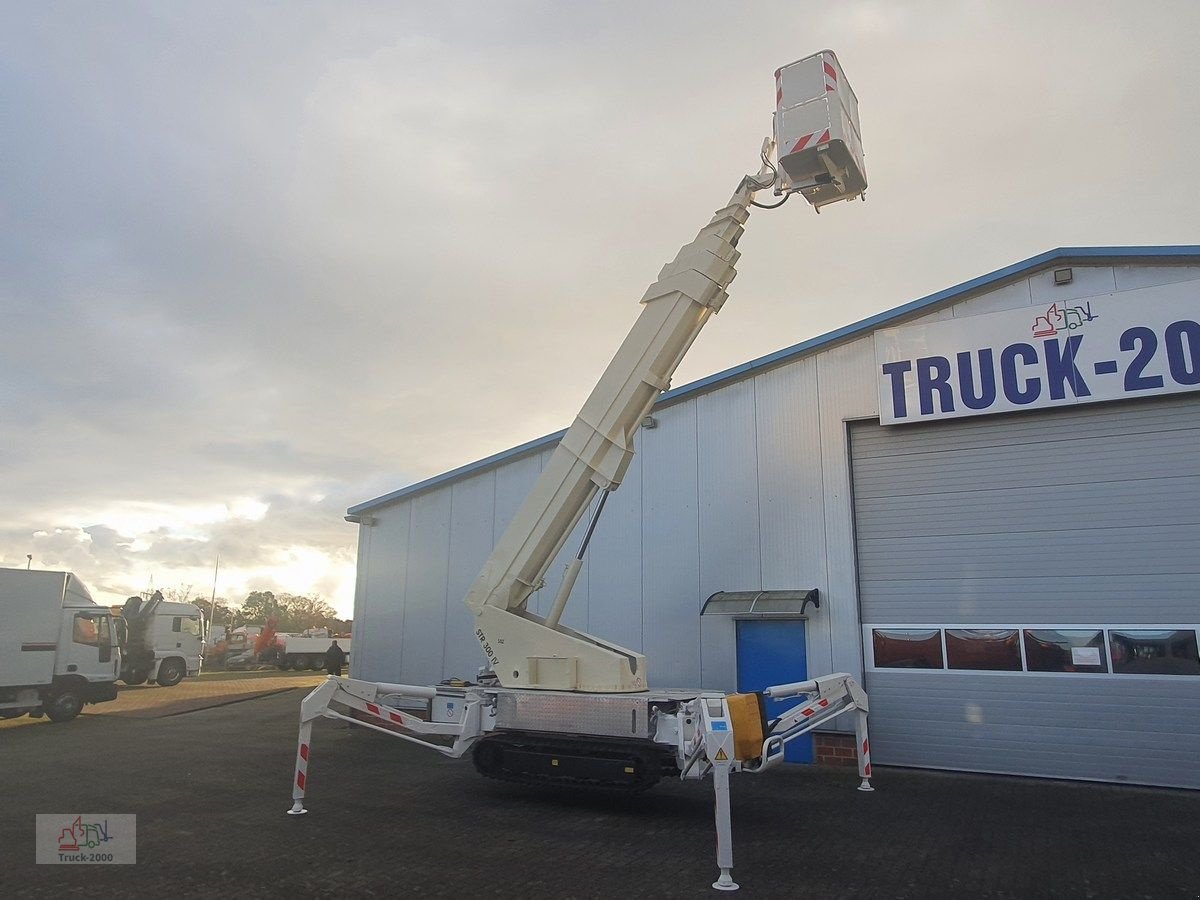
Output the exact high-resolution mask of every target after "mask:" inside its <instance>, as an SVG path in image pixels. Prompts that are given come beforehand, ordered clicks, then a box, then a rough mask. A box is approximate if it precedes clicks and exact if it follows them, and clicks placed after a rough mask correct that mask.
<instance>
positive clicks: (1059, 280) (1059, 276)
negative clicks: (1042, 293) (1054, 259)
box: [1054, 269, 1075, 284]
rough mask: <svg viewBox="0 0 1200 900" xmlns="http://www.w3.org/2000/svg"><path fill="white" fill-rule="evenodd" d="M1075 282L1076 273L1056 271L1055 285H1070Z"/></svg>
mask: <svg viewBox="0 0 1200 900" xmlns="http://www.w3.org/2000/svg"><path fill="white" fill-rule="evenodd" d="M1074 280H1075V273H1074V272H1073V271H1072V270H1070V269H1055V270H1054V283H1055V284H1070V283H1071V282H1072V281H1074Z"/></svg>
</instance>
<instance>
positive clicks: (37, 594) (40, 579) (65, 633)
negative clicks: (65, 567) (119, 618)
mask: <svg viewBox="0 0 1200 900" xmlns="http://www.w3.org/2000/svg"><path fill="white" fill-rule="evenodd" d="M120 671H121V648H120V645H119V643H118V641H117V638H116V629H115V628H114V627H113V617H112V613H111V612H110V611H109V609H108V608H107V607H104V606H100V605H98V604H97V603H96V602H95V601H94V600H93V599H92V595H91V593H90V592H89V591H88V589H87V587H86V586H85V585H84V583H83V582H82V581H80V580H79V579H78V578H77V577H76V576H74V575H73V574H71V573H70V572H30V571H26V570H25V569H0V718H3V719H13V718H16V717H17V716H23V715H25V714H27V713H28V714H30V715H32V716H35V717H40V716H42V715H47V716H49V717H50V719H51V721H54V722H66V721H69V720H70V719H73V718H75V717H76V716H77V715H79V713H80V711H81V710H82V709H83V707H84V704H86V703H102V702H104V701H106V700H115V699H116V697H117V675H118V674H119V673H120Z"/></svg>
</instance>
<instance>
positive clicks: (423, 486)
mask: <svg viewBox="0 0 1200 900" xmlns="http://www.w3.org/2000/svg"><path fill="white" fill-rule="evenodd" d="M1189 257H1191V258H1195V259H1196V261H1197V262H1200V244H1183V245H1179V246H1167V247H1057V248H1055V249H1054V250H1048V251H1046V252H1045V253H1039V254H1038V255H1037V256H1031V257H1029V259H1025V260H1022V261H1021V262H1018V263H1013V264H1012V265H1011V266H1005V267H1004V268H1003V269H997V270H996V271H994V272H989V273H988V274H986V275H980V276H979V277H978V278H972V279H971V280H970V281H964V282H962V283H961V284H956V285H954V286H953V287H949V288H946V289H945V290H942V291H938V292H937V293H936V294H930V295H929V296H927V297H921V298H920V299H918V300H913V301H911V302H909V303H905V304H904V305H903V306H897V307H895V308H894V309H889V310H887V311H886V312H881V313H877V314H876V315H873V316H868V317H867V318H865V319H860V320H859V321H857V322H854V323H852V324H850V325H844V326H843V327H841V328H837V329H834V330H833V331H829V332H826V333H825V334H822V335H819V336H818V337H815V338H810V339H809V340H807V341H801V342H800V343H799V344H793V345H792V346H790V347H785V348H784V349H782V350H776V351H775V352H774V353H768V354H767V355H766V356H760V357H759V358H758V359H752V360H750V362H746V363H742V364H741V365H737V366H734V367H733V368H730V369H725V370H724V371H722V372H717V373H715V374H713V375H709V376H707V377H705V378H701V379H699V380H698V381H693V382H691V383H690V384H685V385H683V386H681V387H677V388H675V389H674V390H671V391H667V392H666V393H665V394H663V395H662V396H661V397H659V398H658V402H657V403H655V407H659V406H663V405H665V404H671V403H675V402H678V401H680V400H683V399H685V398H687V397H690V396H692V395H694V394H699V393H703V392H705V391H708V390H711V389H712V388H713V387H714V386H715V385H718V384H721V383H724V382H727V381H733V380H735V379H737V378H740V377H742V376H744V375H747V374H748V373H751V372H756V371H758V370H760V369H765V368H770V367H773V366H777V365H780V364H781V363H783V362H786V361H789V360H792V359H794V358H795V357H798V356H802V355H804V354H806V353H811V352H813V351H814V350H817V349H819V348H825V347H828V346H830V345H832V344H837V343H841V342H842V341H845V340H849V339H850V338H852V337H857V336H859V335H861V334H862V333H864V332H868V331H872V330H874V329H876V328H879V327H880V326H883V325H890V324H893V323H895V322H898V321H899V320H901V319H904V318H907V317H908V316H912V315H914V314H916V313H920V312H925V311H927V310H928V309H930V308H931V307H934V306H938V305H939V304H942V303H945V302H947V301H950V300H960V299H962V298H963V297H964V296H965V295H967V294H973V293H976V292H978V291H981V290H983V289H985V288H989V287H996V286H998V285H999V284H1001V283H1002V282H1005V281H1008V280H1010V279H1013V278H1017V277H1018V276H1022V275H1028V274H1030V273H1032V272H1034V271H1036V270H1038V269H1042V268H1045V267H1046V266H1048V265H1051V264H1053V263H1058V262H1066V261H1077V262H1083V261H1091V262H1097V261H1101V260H1112V261H1114V262H1116V261H1142V262H1145V261H1147V260H1152V259H1160V260H1171V261H1175V262H1178V261H1179V260H1182V259H1187V258H1189ZM564 434H566V430H565V429H564V430H562V431H556V432H554V434H547V435H544V436H543V437H540V438H535V439H534V440H532V441H527V442H525V443H524V444H521V445H520V446H517V447H512V448H510V449H508V450H503V451H501V452H500V453H494V454H492V455H491V456H489V457H487V458H485V459H481V460H477V461H476V462H473V463H468V464H467V465H465V466H459V467H458V468H457V469H452V470H450V471H449V472H444V473H442V474H441V475H436V476H434V477H433V478H427V479H425V480H424V481H419V482H417V483H416V484H411V485H409V486H408V487H404V488H401V489H400V490H397V491H392V492H391V493H390V494H384V495H383V496H382V497H376V498H375V499H373V500H367V501H366V502H364V503H359V504H358V505H357V506H352V507H350V508H349V509H348V510H347V513H348V514H350V515H356V514H359V513H363V512H367V511H369V510H372V509H377V508H378V507H380V506H385V505H387V504H388V503H391V502H393V501H395V500H400V499H402V498H404V497H410V496H412V495H413V494H419V493H421V492H423V491H427V490H430V489H431V488H435V487H437V486H439V485H442V484H446V483H447V482H450V481H456V480H458V479H459V478H462V477H464V476H466V475H471V474H473V473H475V472H479V471H482V470H484V469H488V468H490V467H492V466H494V465H497V464H498V463H501V462H504V461H506V460H510V459H514V458H516V457H518V456H524V455H525V454H527V453H532V452H533V451H534V450H539V449H541V448H543V447H549V446H553V445H554V444H556V443H558V442H559V441H560V440H561V439H562V436H563V435H564Z"/></svg>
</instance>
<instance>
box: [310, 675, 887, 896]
mask: <svg viewBox="0 0 1200 900" xmlns="http://www.w3.org/2000/svg"><path fill="white" fill-rule="evenodd" d="M761 693H762V696H763V697H764V698H770V699H772V700H788V699H792V698H797V699H800V700H801V702H799V703H798V704H797V705H796V706H794V707H792V708H791V709H789V710H788V711H787V712H785V713H784V714H783V715H781V716H780V717H779V718H778V719H776V720H774V721H773V722H770V723H758V722H754V721H749V720H748V719H747V718H746V717H745V716H742V715H740V714H739V713H738V712H736V710H735V709H734V708H735V707H737V706H739V705H742V706H744V704H739V703H738V702H737V698H742V699H743V700H744V699H745V698H746V697H747V696H750V695H738V694H732V695H726V694H724V693H721V692H718V691H649V692H645V693H640V694H622V695H604V694H592V695H581V694H571V693H566V692H548V691H539V690H526V689H514V688H505V687H500V686H498V685H496V686H492V685H469V686H466V687H450V686H443V685H439V686H437V687H427V686H422V685H410V684H386V683H375V682H369V681H359V680H357V679H353V678H337V677H333V676H331V677H329V678H327V679H326V680H325V681H324V683H322V684H321V685H320V686H319V687H317V688H316V689H315V690H314V691H313V692H312V693H310V694H309V695H308V696H307V697H305V698H304V701H303V702H302V703H301V706H300V734H299V740H298V741H297V745H296V773H295V778H294V779H293V781H292V808H291V809H289V810H288V814H289V815H293V816H299V815H304V814H305V813H306V812H308V810H307V809H305V807H304V795H305V793H306V791H307V789H308V763H309V758H310V755H311V749H312V727H313V722H315V721H316V720H317V719H319V718H328V719H340V720H342V721H344V722H349V723H351V724H353V725H359V726H362V727H363V728H370V729H372V730H374V731H379V732H382V733H383V734H387V735H389V736H391V737H395V738H400V739H401V740H405V741H409V742H410V743H414V744H418V745H419V746H422V747H426V748H428V749H430V750H434V751H436V752H438V753H441V754H443V755H445V756H448V757H451V758H454V759H457V758H458V757H461V756H463V755H464V754H465V753H466V752H467V751H468V750H471V749H472V748H473V747H476V745H478V744H479V743H480V742H481V741H487V740H489V739H493V740H495V739H502V738H503V737H504V736H505V735H508V736H513V735H520V736H523V737H525V738H528V737H529V736H531V735H534V736H536V735H538V734H541V735H543V736H552V735H553V731H554V729H553V726H552V725H547V720H546V717H545V715H544V712H543V711H542V710H540V709H539V704H547V703H554V704H556V705H557V706H558V707H560V708H561V706H562V704H564V703H571V704H577V705H578V710H577V711H576V714H584V715H591V716H592V717H593V718H595V717H601V718H603V717H606V716H608V717H612V718H613V720H614V721H615V720H616V719H618V718H620V719H623V721H625V722H629V721H630V719H632V722H633V733H632V734H630V735H628V736H627V737H628V739H629V744H630V745H631V746H634V745H639V746H643V747H645V748H650V749H655V750H657V751H658V752H661V753H663V754H664V755H667V756H674V759H675V763H676V766H677V768H678V770H679V777H680V778H681V779H684V780H700V779H703V778H704V777H705V776H707V775H708V774H709V773H711V774H712V776H713V782H714V789H715V796H716V831H717V865H718V866H719V868H720V877H719V878H718V879H717V881H716V882H715V883H714V884H713V887H715V888H717V889H719V890H736V889H737V885H736V884H735V883H734V881H733V877H732V869H733V839H732V830H731V824H730V807H729V776H730V774H732V773H734V772H748V773H751V774H761V773H763V772H766V771H768V770H769V769H772V768H774V767H775V766H776V765H778V764H779V763H780V762H781V761H782V760H783V758H784V750H785V748H786V747H787V745H788V744H789V743H791V742H792V741H794V740H796V739H797V738H799V737H801V736H802V735H805V734H808V733H810V732H812V731H813V730H815V729H816V728H818V727H820V726H822V725H825V724H827V723H829V722H831V721H832V720H833V719H835V718H837V717H838V716H840V715H842V714H843V713H848V712H853V713H854V714H855V736H856V740H855V744H856V751H857V757H858V775H859V778H860V779H861V782H860V784H859V786H858V789H859V790H860V791H871V790H873V788H872V787H871V755H870V742H869V739H868V737H867V712H868V706H867V696H866V693H865V692H864V691H863V690H862V688H861V687H860V686H859V684H858V682H856V681H855V680H854V678H852V677H851V676H850V675H845V674H838V675H828V676H825V677H824V678H816V679H813V680H811V681H799V682H795V683H793V684H781V685H775V686H774V687H769V688H766V689H765V690H763V691H762V692H761ZM414 702H420V703H421V704H424V707H425V708H424V712H423V714H422V715H420V716H418V715H414V714H413V712H412V710H411V709H401V708H399V707H398V706H397V705H393V704H399V703H404V704H405V705H411V704H412V703H414ZM335 706H336V707H337V708H334V707H335ZM614 710H616V711H618V712H620V713H621V715H619V716H616V715H614ZM630 713H632V716H630ZM355 714H357V715H355ZM639 715H640V718H639ZM531 717H532V718H531ZM531 724H533V726H534V727H531ZM547 729H549V730H547ZM756 729H757V730H756ZM560 731H561V729H560ZM614 736H615V732H614ZM747 736H749V740H750V741H751V747H752V748H753V749H751V750H746V749H745V748H746V738H747ZM759 739H761V745H760V744H759V743H758V740H759ZM735 742H736V744H735ZM627 771H632V770H627Z"/></svg>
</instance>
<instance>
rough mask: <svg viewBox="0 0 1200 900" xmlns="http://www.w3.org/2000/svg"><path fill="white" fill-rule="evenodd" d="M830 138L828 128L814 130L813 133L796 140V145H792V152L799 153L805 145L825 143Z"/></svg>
mask: <svg viewBox="0 0 1200 900" xmlns="http://www.w3.org/2000/svg"><path fill="white" fill-rule="evenodd" d="M828 140H829V129H828V128H826V129H825V130H824V131H814V132H813V133H812V134H806V135H803V136H802V137H801V138H800V140H798V141H796V145H795V146H794V147H792V149H791V152H792V153H799V152H800V151H801V150H803V149H804V148H805V147H807V146H809V145H813V146H816V145H818V144H824V143H826V142H827V141H828Z"/></svg>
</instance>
